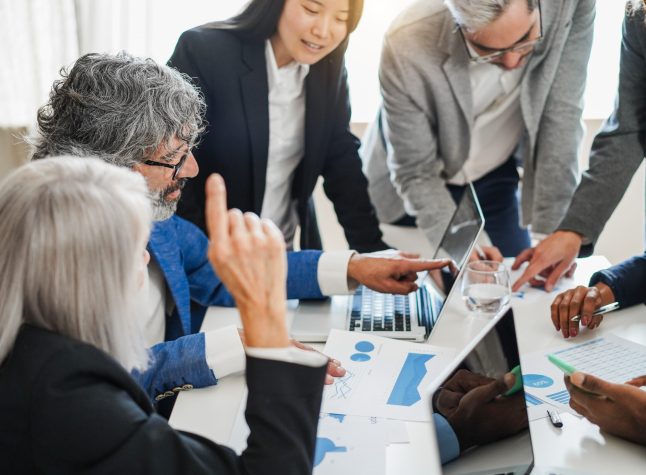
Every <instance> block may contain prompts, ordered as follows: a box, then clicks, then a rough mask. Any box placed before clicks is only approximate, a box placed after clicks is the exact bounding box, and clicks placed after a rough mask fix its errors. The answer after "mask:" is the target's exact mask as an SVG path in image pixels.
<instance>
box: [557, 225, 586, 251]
mask: <svg viewBox="0 0 646 475" xmlns="http://www.w3.org/2000/svg"><path fill="white" fill-rule="evenodd" d="M554 235H556V236H559V237H562V238H564V239H567V241H568V242H571V243H572V244H576V245H578V246H579V247H581V244H583V239H584V237H583V235H582V234H580V233H578V232H576V231H570V230H566V229H559V230H558V231H554Z"/></svg>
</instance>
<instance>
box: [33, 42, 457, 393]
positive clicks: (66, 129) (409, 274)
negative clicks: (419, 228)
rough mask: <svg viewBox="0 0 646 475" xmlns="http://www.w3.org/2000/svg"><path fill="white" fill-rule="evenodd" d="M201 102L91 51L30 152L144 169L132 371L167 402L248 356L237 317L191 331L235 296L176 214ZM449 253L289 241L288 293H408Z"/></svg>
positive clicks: (172, 80)
mask: <svg viewBox="0 0 646 475" xmlns="http://www.w3.org/2000/svg"><path fill="white" fill-rule="evenodd" d="M203 110H204V102H203V100H202V98H201V96H200V94H199V92H198V91H197V90H195V89H194V88H193V86H192V85H191V84H190V83H189V82H188V80H187V79H186V78H185V77H184V76H183V75H182V74H181V73H179V72H178V71H176V70H174V69H172V68H170V67H168V66H164V65H159V64H157V63H155V62H154V61H152V60H150V59H140V58H135V57H132V56H130V55H128V54H125V53H121V54H119V55H116V56H113V55H103V54H89V55H85V56H83V57H81V58H80V59H78V60H77V61H76V63H75V64H74V66H73V67H72V68H71V69H70V70H69V72H63V77H62V79H60V80H58V81H56V82H55V83H54V86H53V89H52V92H51V94H50V99H49V102H48V103H47V104H46V105H45V106H43V107H42V108H41V109H40V110H39V112H38V133H37V134H36V135H35V136H34V137H33V138H32V139H31V143H32V145H33V147H34V153H33V158H35V159H38V158H43V157H46V156H51V155H75V156H79V157H99V158H101V159H103V160H105V161H107V162H110V163H113V164H116V165H119V166H123V167H128V168H131V169H133V170H135V171H137V172H139V173H141V174H142V175H143V176H144V177H145V179H146V182H147V184H148V188H149V191H150V194H151V197H152V199H153V205H154V215H155V219H156V222H155V224H154V226H153V229H152V232H151V235H150V239H149V243H148V251H149V252H150V254H151V260H150V264H149V265H148V273H147V275H148V285H147V287H146V286H145V288H146V291H145V292H144V294H142V295H141V298H140V300H141V311H140V312H139V318H140V319H141V322H140V323H141V326H142V327H143V329H144V332H145V335H146V338H147V341H148V344H149V345H150V346H151V347H152V358H153V361H152V364H151V366H150V368H149V369H148V370H147V371H146V372H145V373H143V374H138V375H136V376H137V377H138V379H139V381H140V382H141V384H142V386H143V387H144V389H146V391H147V392H148V394H149V395H151V396H152V397H154V398H155V399H156V400H158V401H161V400H163V399H167V398H168V401H171V402H172V401H173V400H174V399H173V396H175V395H176V394H177V393H178V392H179V391H181V390H187V389H191V388H193V387H204V386H209V385H213V384H216V382H217V380H218V379H219V378H222V377H224V376H226V375H228V374H231V373H233V372H237V371H240V370H242V369H243V367H244V361H245V359H244V349H243V343H242V341H241V339H240V336H239V334H238V331H237V329H236V328H235V327H228V328H224V329H222V330H218V331H213V332H208V333H206V334H204V333H196V332H197V331H198V330H199V328H200V326H201V323H202V320H203V318H204V313H205V309H206V307H207V306H209V305H226V306H232V305H234V301H233V298H232V297H231V294H230V293H229V292H228V290H227V289H226V288H224V286H223V285H222V283H221V281H220V279H219V278H218V276H217V275H216V274H215V273H214V271H213V268H212V267H211V265H210V263H209V261H208V259H207V247H208V240H207V237H206V236H205V235H204V233H202V231H201V230H199V229H198V228H197V227H196V226H194V225H193V224H191V223H189V222H188V221H185V220H183V219H182V218H180V217H178V216H175V215H174V212H175V208H176V205H177V202H178V200H179V198H180V196H181V189H182V186H183V185H184V183H185V182H186V180H188V179H190V178H192V177H194V176H195V175H196V174H197V173H198V166H197V163H196V161H195V159H194V158H193V155H192V154H191V148H192V147H193V146H194V145H195V144H196V143H197V141H198V137H199V134H200V133H201V132H202V130H203V121H202V113H203ZM446 264H447V261H429V260H421V259H411V258H405V257H403V256H399V255H398V256H394V257H390V258H388V257H374V256H366V255H361V254H356V253H354V252H352V251H347V252H345V251H344V252H338V253H328V252H324V253H322V252H320V251H302V252H291V253H289V254H288V277H287V294H288V298H314V299H316V298H322V297H323V296H324V295H331V294H335V293H348V292H349V291H350V289H349V287H352V286H353V284H356V283H362V284H365V285H367V286H368V287H371V288H373V289H375V290H377V291H382V292H391V293H408V292H411V291H413V290H415V288H416V284H415V279H416V277H417V274H416V273H417V272H421V271H424V270H432V269H437V268H440V267H443V266H444V265H446ZM99 271H100V269H99ZM299 346H301V347H302V345H299ZM268 351H269V350H268ZM270 351H274V350H270ZM276 352H277V353H278V354H275V355H273V357H275V358H276V359H282V360H287V361H294V359H295V358H296V359H299V360H300V361H302V360H307V353H305V354H304V353H303V351H302V350H301V349H299V348H291V349H289V350H275V353H276ZM294 352H295V353H296V354H293V353H294ZM310 356H311V355H310ZM343 374H344V370H343V369H342V368H341V367H340V364H339V363H338V362H336V361H331V362H330V364H329V365H328V382H331V377H332V376H340V375H343ZM164 404H165V403H164Z"/></svg>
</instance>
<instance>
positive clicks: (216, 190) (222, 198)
mask: <svg viewBox="0 0 646 475" xmlns="http://www.w3.org/2000/svg"><path fill="white" fill-rule="evenodd" d="M205 213H206V216H205V217H206V227H207V229H208V233H209V239H210V240H211V241H213V242H217V243H223V242H225V241H226V238H227V235H228V229H229V218H228V214H227V192H226V188H225V186H224V180H223V179H222V177H221V176H220V175H218V174H216V173H214V174H213V175H211V176H209V178H208V179H207V180H206V205H205Z"/></svg>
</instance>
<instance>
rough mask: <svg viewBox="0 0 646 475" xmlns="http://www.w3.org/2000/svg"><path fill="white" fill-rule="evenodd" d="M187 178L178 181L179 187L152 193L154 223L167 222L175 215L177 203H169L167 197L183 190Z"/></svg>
mask: <svg viewBox="0 0 646 475" xmlns="http://www.w3.org/2000/svg"><path fill="white" fill-rule="evenodd" d="M186 181H187V179H186V178H182V179H180V180H178V181H177V185H175V186H171V187H168V188H166V189H164V190H158V191H150V192H149V196H150V201H151V203H152V206H153V221H165V220H167V219H168V218H170V217H171V216H173V215H174V214H175V211H177V202H178V201H179V200H176V201H168V200H167V199H166V195H168V194H169V193H172V192H173V191H175V190H181V189H182V188H184V185H186Z"/></svg>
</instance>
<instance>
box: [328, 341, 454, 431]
mask: <svg viewBox="0 0 646 475" xmlns="http://www.w3.org/2000/svg"><path fill="white" fill-rule="evenodd" d="M324 352H325V354H327V355H331V356H333V357H334V358H336V359H338V360H340V361H341V362H342V363H343V366H344V367H345V369H346V371H347V372H346V375H345V376H344V377H343V378H337V379H336V380H335V382H334V384H332V385H330V386H327V387H326V388H325V391H324V393H323V406H322V409H321V410H322V411H323V412H331V413H338V414H348V415H355V416H373V417H386V418H390V419H399V420H407V421H429V420H430V418H431V414H430V411H429V403H428V401H425V400H423V397H422V394H423V390H424V388H425V387H426V386H427V385H428V384H429V383H430V382H431V381H433V379H434V378H435V377H436V376H438V375H439V373H440V372H441V370H442V369H444V368H445V367H446V366H447V365H448V364H449V363H450V362H451V357H452V356H453V355H454V354H455V352H454V351H453V350H451V349H446V348H440V347H436V346H431V345H424V344H419V343H410V342H404V341H397V340H392V339H388V338H382V337H378V336H373V335H366V334H361V333H353V332H344V331H340V330H332V332H331V333H330V336H329V337H328V340H327V343H326V345H325V350H324Z"/></svg>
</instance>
